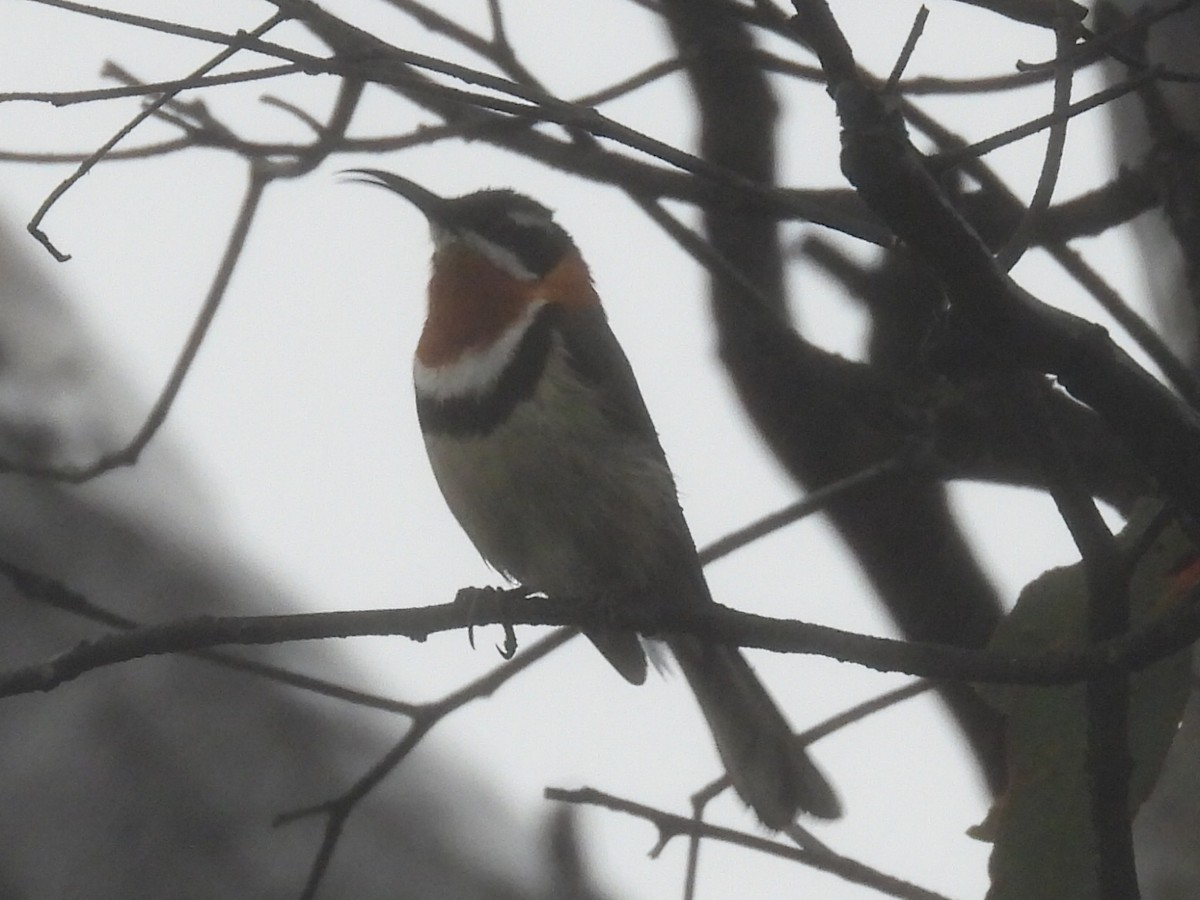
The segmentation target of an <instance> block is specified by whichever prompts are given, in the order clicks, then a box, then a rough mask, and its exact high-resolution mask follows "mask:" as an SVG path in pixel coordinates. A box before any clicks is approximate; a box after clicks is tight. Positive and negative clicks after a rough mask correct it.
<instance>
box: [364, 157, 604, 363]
mask: <svg viewBox="0 0 1200 900" xmlns="http://www.w3.org/2000/svg"><path fill="white" fill-rule="evenodd" d="M347 174H349V175H352V176H356V177H355V179H354V180H355V181H359V182H362V183H365V184H374V185H378V186H380V187H383V188H386V189H388V190H389V191H392V192H393V193H395V194H399V195H400V196H401V197H403V198H404V199H405V200H408V201H409V202H410V203H411V204H413V206H415V207H417V209H419V210H420V211H421V212H422V213H423V214H424V216H425V218H426V219H427V220H428V221H429V226H430V231H431V233H432V236H433V244H434V252H433V270H432V273H431V276H430V280H429V316H428V319H427V320H426V323H425V329H424V331H423V333H422V335H421V340H420V343H419V344H418V345H417V361H418V364H420V365H423V366H425V367H428V368H437V367H442V366H445V365H447V364H451V363H454V362H456V361H458V360H460V359H462V358H463V357H464V356H465V355H468V356H469V355H479V354H480V353H483V352H485V351H487V350H489V349H490V348H492V347H494V346H496V345H498V344H500V345H503V344H507V343H511V342H512V341H513V340H514V339H516V338H517V337H519V336H520V334H521V333H523V332H524V331H525V330H526V329H527V328H528V327H529V326H530V324H531V323H532V321H533V319H534V317H535V316H536V315H537V314H538V313H539V311H540V310H541V309H543V308H545V307H547V306H551V307H553V306H555V305H559V306H560V307H562V308H572V307H574V308H584V307H591V306H598V305H599V303H600V300H599V297H598V296H597V295H596V291H595V289H594V288H593V287H592V281H591V276H590V274H589V273H588V269H587V265H586V264H585V263H584V261H583V258H582V257H581V256H580V254H579V250H578V249H577V248H576V246H575V242H574V241H572V240H571V236H570V235H569V234H567V232H566V230H565V229H564V228H563V227H562V226H561V225H559V224H558V223H557V222H555V221H554V215H553V213H552V212H551V211H550V210H549V209H547V208H546V207H545V206H543V205H542V204H541V203H538V202H537V201H536V200H534V199H532V198H530V197H526V196H525V195H524V194H519V193H517V192H516V191H512V190H507V189H489V190H483V191H476V192H474V193H471V194H465V195H463V196H461V197H442V196H440V195H438V194H435V193H434V192H433V191H431V190H429V189H428V188H426V187H423V186H422V185H419V184H417V183H416V182H415V181H411V180H409V179H407V178H404V177H402V176H400V175H396V174H394V173H392V172H385V171H382V170H379V169H351V170H349V171H348V172H347Z"/></svg>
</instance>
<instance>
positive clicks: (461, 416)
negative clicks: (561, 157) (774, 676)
mask: <svg viewBox="0 0 1200 900" xmlns="http://www.w3.org/2000/svg"><path fill="white" fill-rule="evenodd" d="M344 174H345V175H347V176H350V178H351V180H353V181H358V182H363V183H367V184H372V185H377V186H380V187H383V188H386V189H388V190H389V191H391V192H393V193H395V194H397V195H399V196H400V197H402V198H404V199H405V200H407V201H408V202H409V203H411V204H412V205H413V206H415V207H416V208H417V209H418V210H419V211H420V212H421V213H423V214H424V216H425V218H426V220H427V221H428V224H429V226H430V232H431V237H432V243H433V258H432V265H431V274H430V279H429V285H428V292H427V293H428V297H427V310H426V318H425V323H424V327H423V329H422V332H421V335H420V337H419V339H418V341H417V346H416V352H415V355H414V360H413V383H414V388H415V391H416V409H417V418H418V420H419V423H420V427H421V431H422V435H423V437H424V442H425V447H426V450H427V453H428V456H429V462H430V465H431V467H432V469H433V474H434V477H435V479H436V481H437V484H438V486H439V488H440V489H441V492H442V495H443V497H444V499H445V501H446V504H447V506H448V507H449V508H450V511H451V512H452V513H453V515H454V517H455V518H456V519H457V520H458V523H459V525H460V526H461V527H462V530H463V531H464V532H466V535H467V537H468V538H469V539H470V540H471V542H472V543H473V544H474V545H475V548H476V549H477V550H478V551H479V553H480V554H481V555H482V556H483V558H484V560H485V561H486V562H487V563H488V564H489V565H490V566H492V567H493V568H494V569H496V570H497V571H498V572H499V573H500V574H502V575H503V576H505V577H506V578H508V579H510V580H511V581H513V582H516V583H518V584H520V585H521V587H522V588H523V589H525V590H527V591H530V592H539V593H542V594H544V595H546V596H548V597H550V598H554V597H561V598H572V599H574V600H584V601H588V602H594V603H596V604H600V605H601V608H608V609H610V610H614V609H615V610H619V609H621V608H622V605H624V604H649V605H650V606H649V607H648V608H650V609H655V610H658V609H663V610H670V609H671V608H672V606H671V605H672V604H678V605H679V608H684V609H695V608H697V607H702V606H703V605H705V604H711V603H713V602H714V601H713V599H712V596H711V594H710V592H709V588H708V585H707V583H706V581H705V578H704V574H703V571H702V566H701V562H700V559H699V556H698V554H697V551H696V546H695V542H694V541H693V538H692V535H691V532H690V530H689V529H688V525H687V522H686V520H685V519H684V516H683V512H682V509H681V507H680V503H679V499H678V494H677V490H676V486H675V480H674V476H673V475H672V473H671V469H670V467H669V466H668V463H667V459H666V455H665V454H664V451H663V448H662V445H661V443H660V440H659V437H658V433H657V431H656V429H655V426H654V423H653V421H652V420H651V417H650V413H649V412H648V410H647V408H646V404H645V401H644V400H643V398H642V394H641V390H640V389H639V387H638V383H637V380H636V378H635V376H634V373H633V369H632V368H631V366H630V363H629V361H628V359H627V357H626V356H625V353H624V351H623V350H622V348H621V345H620V344H619V343H618V341H617V338H616V336H615V335H614V333H613V331H612V329H611V327H610V325H609V323H608V319H607V316H606V313H605V311H604V308H603V307H602V305H601V303H600V298H599V296H598V294H597V292H596V289H595V287H594V285H593V282H592V277H591V274H590V272H589V269H588V266H587V264H586V263H585V262H584V259H583V257H582V255H581V253H580V251H579V249H578V247H577V246H576V244H575V242H574V241H573V240H572V238H571V236H570V235H569V234H568V233H567V231H566V230H565V229H564V228H563V227H562V226H561V225H559V224H558V223H557V222H556V221H555V219H554V216H553V213H552V212H551V211H550V210H549V209H548V208H547V207H545V206H543V205H542V204H541V203H539V202H538V201H536V200H534V199H532V198H530V197H527V196H525V195H523V194H520V193H517V192H516V191H513V190H509V189H486V190H479V191H475V192H473V193H469V194H466V195H464V196H461V197H443V196H440V195H439V194H436V193H434V192H433V191H431V190H429V189H427V188H425V187H424V186H422V185H420V184H418V183H416V182H414V181H412V180H410V179H408V178H405V177H403V176H400V175H397V174H395V173H392V172H387V171H383V170H380V169H351V170H347V172H346V173H344ZM604 605H607V607H605V606H604ZM626 608H627V607H626ZM585 633H586V635H587V636H588V638H590V639H591V641H592V643H593V644H595V645H596V647H597V648H598V649H599V650H600V652H601V653H602V654H603V655H604V656H605V657H606V658H607V659H608V661H609V662H610V663H611V664H612V666H613V667H614V668H615V669H616V670H617V671H618V672H619V673H620V674H621V675H622V676H623V677H624V678H625V679H626V680H627V681H629V682H631V683H633V684H641V683H642V682H644V681H645V679H646V674H647V652H646V647H645V645H644V642H643V640H642V639H641V637H640V636H639V635H638V634H637V633H635V632H634V631H630V630H622V629H620V628H619V627H612V628H608V627H605V628H589V629H588V630H586V631H585ZM666 644H667V646H668V648H669V650H670V652H671V654H672V655H673V656H674V657H675V660H676V661H677V663H678V666H679V668H680V669H681V670H682V672H683V675H684V677H685V678H686V680H687V682H688V683H689V685H690V687H691V689H692V692H693V693H694V694H695V696H696V699H697V701H698V703H699V707H700V710H701V712H702V713H703V715H704V718H705V719H706V720H707V723H708V726H709V729H710V731H711V732H712V735H713V739H714V742H715V744H716V749H717V753H718V756H719V757H720V760H721V762H722V765H723V766H724V768H725V770H726V772H727V773H728V775H729V778H730V781H731V783H732V785H733V787H734V789H735V790H736V791H737V793H738V795H739V796H740V797H741V798H742V800H743V801H744V802H745V803H746V804H747V805H748V806H749V807H750V808H751V809H752V810H753V812H754V813H755V814H756V816H757V817H758V819H759V821H761V822H762V824H763V825H764V826H766V827H767V828H769V829H772V830H775V831H780V830H784V829H787V828H788V827H790V826H791V825H792V824H793V823H794V822H795V821H796V819H797V818H798V816H799V814H800V813H801V812H804V813H807V814H810V815H813V816H815V817H818V818H825V819H833V818H837V817H839V816H840V815H841V804H840V801H839V799H838V797H837V794H836V793H835V791H834V789H833V787H832V786H831V785H830V783H829V782H828V780H827V779H826V778H825V776H824V775H823V774H822V773H821V771H820V770H819V769H818V768H817V766H816V765H815V763H813V761H812V760H811V758H810V757H809V756H808V754H807V752H806V750H805V749H804V748H803V747H802V746H800V745H799V743H798V742H797V740H796V738H795V735H794V734H793V732H792V729H791V727H790V726H789V725H788V723H787V720H786V719H785V718H784V716H783V714H782V712H781V711H780V709H779V707H778V706H777V705H776V703H775V701H774V700H773V699H772V698H771V695H770V694H769V693H768V692H767V690H766V688H765V686H764V685H763V684H762V682H761V681H760V680H759V679H758V677H757V676H756V675H755V673H754V671H753V669H751V667H750V664H749V663H748V662H747V660H746V658H745V657H744V656H743V655H742V653H741V651H740V650H738V649H737V648H736V647H733V646H729V645H726V644H721V643H717V642H712V641H705V640H702V639H701V638H699V637H695V636H690V635H675V636H671V637H670V638H669V639H667V641H666ZM651 658H652V659H653V658H654V657H653V655H652V657H651Z"/></svg>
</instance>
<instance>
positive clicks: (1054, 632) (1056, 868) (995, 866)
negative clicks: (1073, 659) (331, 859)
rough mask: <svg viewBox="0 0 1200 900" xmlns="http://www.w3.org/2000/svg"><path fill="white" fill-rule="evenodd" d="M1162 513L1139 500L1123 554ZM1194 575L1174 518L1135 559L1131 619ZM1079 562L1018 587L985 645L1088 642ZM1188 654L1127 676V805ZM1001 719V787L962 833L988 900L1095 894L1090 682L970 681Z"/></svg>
mask: <svg viewBox="0 0 1200 900" xmlns="http://www.w3.org/2000/svg"><path fill="white" fill-rule="evenodd" d="M1161 509H1162V504H1161V503H1159V502H1157V501H1153V502H1152V501H1143V502H1142V503H1140V504H1139V505H1138V507H1137V508H1136V509H1135V511H1134V514H1133V516H1132V517H1131V518H1130V520H1129V522H1128V524H1127V525H1126V527H1125V529H1124V530H1123V531H1122V532H1121V534H1120V535H1119V536H1118V538H1117V541H1118V545H1119V546H1120V548H1121V550H1122V551H1124V552H1130V551H1131V549H1132V548H1133V547H1134V546H1135V545H1136V544H1137V543H1138V541H1139V539H1140V538H1141V537H1142V536H1143V535H1144V534H1145V533H1146V529H1147V527H1149V526H1150V524H1151V522H1152V521H1153V520H1154V518H1155V517H1156V516H1157V515H1158V513H1159V512H1160V510H1161ZM1198 582H1200V551H1197V548H1196V547H1195V545H1193V544H1192V543H1191V541H1190V540H1189V539H1188V538H1187V536H1186V535H1185V534H1184V532H1183V530H1182V528H1180V527H1179V525H1178V523H1177V522H1175V521H1172V522H1171V523H1170V524H1168V525H1167V527H1166V528H1164V529H1163V531H1162V533H1161V534H1160V535H1159V536H1158V538H1157V539H1156V540H1155V541H1154V543H1153V544H1152V545H1151V547H1150V548H1149V550H1147V551H1146V553H1145V554H1144V555H1143V557H1142V559H1141V561H1140V563H1139V565H1138V569H1137V571H1136V572H1135V573H1134V576H1133V579H1132V580H1131V583H1130V617H1131V621H1132V622H1133V624H1134V626H1135V627H1136V626H1137V625H1138V624H1141V623H1145V622H1147V621H1149V620H1151V619H1153V618H1155V617H1157V616H1159V615H1162V614H1163V613H1164V612H1165V611H1166V610H1168V609H1170V608H1171V607H1172V606H1173V605H1175V604H1176V603H1178V602H1179V601H1180V599H1181V598H1183V597H1184V596H1186V594H1187V592H1188V591H1189V590H1191V588H1193V587H1194V586H1195V585H1196V584H1197V583H1198ZM1086 635H1087V590H1086V585H1085V580H1084V572H1083V568H1082V565H1081V564H1079V563H1076V564H1075V565H1073V566H1066V567H1063V568H1058V569H1051V570H1049V571H1048V572H1044V573H1043V574H1042V575H1040V576H1038V577H1037V578H1036V579H1034V580H1033V581H1032V582H1030V583H1029V584H1028V585H1026V587H1025V589H1024V590H1023V591H1021V596H1020V598H1019V599H1018V600H1017V605H1016V606H1015V607H1014V608H1013V610H1012V612H1011V613H1009V615H1008V616H1007V617H1006V618H1005V619H1004V620H1003V622H1001V624H1000V626H999V627H998V628H997V629H996V633H995V634H994V635H993V637H992V640H991V643H990V644H989V645H988V648H989V649H990V650H993V651H999V652H1005V653H1014V654H1015V653H1021V654H1028V653H1035V652H1038V651H1040V650H1048V649H1051V648H1057V649H1068V648H1076V647H1081V646H1084V645H1085V644H1086V643H1087V640H1086ZM1190 679H1191V667H1190V654H1189V652H1188V651H1186V650H1184V651H1181V652H1179V653H1177V654H1175V655H1174V656H1171V657H1168V658H1166V659H1163V660H1160V661H1159V662H1157V663H1155V664H1154V665H1152V666H1149V667H1147V668H1146V669H1144V670H1142V671H1141V672H1138V673H1135V674H1134V675H1133V677H1132V678H1131V679H1130V685H1129V690H1130V706H1129V739H1128V743H1129V753H1130V756H1131V758H1132V760H1133V774H1132V778H1131V782H1130V790H1129V805H1130V809H1131V810H1134V811H1136V810H1137V808H1138V807H1140V806H1141V804H1142V803H1143V802H1144V801H1145V799H1146V798H1147V797H1148V796H1149V795H1150V792H1151V790H1152V789H1153V787H1154V783H1155V781H1156V780H1157V779H1158V773H1159V770H1160V769H1161V768H1162V763H1163V758H1164V757H1165V756H1166V753H1167V750H1168V749H1169V748H1170V746H1171V741H1172V740H1173V739H1174V736H1175V732H1176V729H1177V728H1178V726H1179V720H1180V718H1181V716H1182V715H1183V707H1184V704H1185V702H1186V701H1187V696H1188V691H1189V688H1190ZM976 690H977V691H978V692H979V694H980V695H981V696H982V697H983V698H984V700H986V701H987V702H988V703H989V704H991V705H992V706H994V707H996V708H997V709H999V710H1000V711H1001V712H1002V713H1004V715H1005V717H1006V719H1007V732H1006V746H1007V753H1008V774H1009V784H1008V788H1007V790H1006V791H1005V793H1004V794H1003V795H1002V796H1001V797H999V798H998V799H997V800H996V802H995V804H994V805H993V806H992V808H991V810H990V811H989V812H988V815H987V818H986V819H985V820H984V821H983V822H982V823H981V824H980V825H977V826H975V827H974V828H973V829H971V831H970V832H969V833H970V834H971V835H972V836H973V837H976V838H979V839H980V840H985V841H991V842H992V843H993V844H994V847H993V850H992V856H991V860H990V862H989V870H990V872H991V879H992V886H991V889H990V890H989V891H988V895H987V897H988V900H1043V898H1044V900H1076V898H1078V900H1093V898H1095V897H1096V896H1098V890H1097V884H1096V871H1097V868H1096V841H1095V834H1094V832H1093V829H1092V821H1091V800H1090V792H1089V790H1088V776H1087V769H1086V753H1087V738H1086V735H1087V714H1086V706H1085V691H1086V687H1085V685H1083V684H1077V685H1069V686H1066V687H1028V686H1017V685H977V686H976Z"/></svg>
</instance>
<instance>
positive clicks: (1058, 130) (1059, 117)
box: [996, 22, 1074, 271]
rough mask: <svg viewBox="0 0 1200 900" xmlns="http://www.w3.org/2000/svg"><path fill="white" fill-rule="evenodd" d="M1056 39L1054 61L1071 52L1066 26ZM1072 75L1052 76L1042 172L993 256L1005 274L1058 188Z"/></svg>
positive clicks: (1061, 69)
mask: <svg viewBox="0 0 1200 900" xmlns="http://www.w3.org/2000/svg"><path fill="white" fill-rule="evenodd" d="M1055 36H1056V38H1057V51H1058V52H1057V53H1056V58H1060V59H1061V58H1062V57H1064V56H1066V55H1067V53H1069V52H1070V50H1071V46H1072V43H1073V42H1072V40H1071V37H1070V31H1069V29H1068V27H1067V24H1066V23H1065V22H1063V23H1060V24H1059V27H1058V28H1057V29H1056V31H1055ZM1073 75H1074V70H1073V69H1072V68H1071V67H1070V66H1067V65H1059V66H1058V68H1057V70H1056V72H1055V76H1054V105H1053V110H1052V115H1054V116H1055V122H1054V124H1052V125H1051V126H1050V131H1049V133H1048V135H1047V137H1046V152H1045V154H1044V155H1043V157H1042V169H1041V172H1040V173H1039V174H1038V180H1037V185H1036V187H1035V188H1034V190H1033V197H1032V198H1031V199H1030V201H1029V206H1028V207H1027V208H1026V210H1025V212H1024V213H1023V214H1022V215H1021V221H1020V222H1018V223H1017V227H1016V229H1014V231H1013V233H1012V234H1011V235H1009V238H1008V241H1007V242H1006V243H1005V245H1004V246H1003V247H1002V248H1001V249H1000V252H998V253H997V254H996V263H997V265H999V266H1000V268H1002V269H1004V270H1005V271H1011V270H1012V268H1013V267H1014V266H1015V265H1016V264H1017V263H1018V262H1020V260H1021V257H1022V256H1024V255H1025V251H1026V250H1027V249H1029V245H1030V243H1031V241H1032V240H1033V234H1034V231H1035V229H1036V228H1037V223H1038V219H1039V218H1040V217H1041V215H1042V213H1044V212H1045V211H1046V208H1047V207H1048V206H1049V205H1050V200H1051V198H1053V196H1054V187H1055V185H1056V184H1058V173H1059V171H1060V170H1061V169H1062V159H1063V150H1064V149H1065V148H1066V145H1067V125H1068V122H1069V121H1070V117H1069V116H1068V115H1067V110H1068V109H1069V108H1070V106H1071V85H1072V83H1073V77H1072V76H1073Z"/></svg>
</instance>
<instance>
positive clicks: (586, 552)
mask: <svg viewBox="0 0 1200 900" xmlns="http://www.w3.org/2000/svg"><path fill="white" fill-rule="evenodd" d="M549 340H550V342H551V344H550V347H549V348H548V350H547V352H546V353H545V355H544V360H543V364H542V366H541V372H540V375H539V377H538V378H537V381H536V384H535V385H534V386H533V387H532V389H531V390H530V392H529V394H528V396H526V397H525V398H523V399H521V400H519V401H518V402H516V403H514V404H513V405H512V407H511V409H509V410H508V411H507V413H506V415H504V417H503V418H502V419H501V420H499V421H497V422H496V423H495V424H494V425H493V426H492V427H491V428H490V430H488V431H486V432H469V431H457V432H456V431H454V430H444V429H430V428H426V429H425V443H426V447H427V449H428V452H429V459H430V462H431V464H432V467H433V472H434V475H435V476H436V478H437V481H438V485H439V486H440V487H441V490H442V493H443V495H444V496H445V498H446V502H447V504H448V505H449V507H450V509H451V511H452V512H453V513H454V515H455V517H456V518H457V519H458V521H459V523H460V524H461V525H462V527H463V529H464V530H465V531H466V533H467V535H468V536H469V537H470V539H471V540H472V542H473V543H474V544H475V546H476V548H477V549H478V550H479V551H480V553H481V554H482V555H483V556H484V558H485V559H487V560H488V562H490V563H491V564H492V565H493V566H495V567H496V568H497V569H499V570H500V571H502V572H504V573H505V574H507V575H509V576H511V577H512V578H514V579H516V580H518V581H520V582H521V583H523V584H525V585H527V586H529V587H532V588H535V589H539V590H544V591H546V592H547V593H550V594H559V595H564V594H578V593H580V592H581V591H592V590H595V589H596V586H597V585H599V586H601V589H603V586H606V585H607V586H612V587H613V588H614V589H615V588H616V587H617V586H624V585H628V584H631V583H637V582H638V581H639V580H645V579H646V578H647V577H648V576H647V573H650V572H653V571H654V570H655V569H656V568H659V569H661V562H660V561H661V559H662V558H663V551H664V547H667V548H670V547H673V546H675V545H676V544H678V543H679V542H680V541H681V540H682V541H686V542H687V543H688V550H689V551H690V537H688V536H687V530H686V525H685V524H684V523H683V518H682V514H681V513H680V511H679V506H678V500H677V499H676V494H675V485H674V481H673V479H672V477H671V473H670V470H669V469H668V468H667V465H666V462H665V460H664V459H663V456H662V451H661V449H660V448H659V447H658V445H657V441H656V440H654V439H653V438H650V439H647V438H645V437H643V436H638V435H633V434H630V433H629V432H628V431H627V430H623V429H618V428H616V427H614V425H613V423H612V422H610V421H607V418H606V412H605V409H606V404H605V403H604V402H602V399H601V398H600V397H598V396H597V395H596V389H595V388H593V387H592V386H590V385H588V384H586V383H584V382H582V381H581V380H580V379H579V378H578V376H577V375H575V373H573V371H572V370H571V366H570V361H569V360H568V358H567V354H566V351H565V349H564V348H563V347H562V345H561V342H560V341H559V340H558V339H557V338H556V337H555V336H554V335H553V333H551V334H550V337H549Z"/></svg>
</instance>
